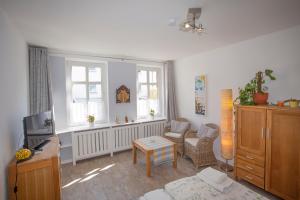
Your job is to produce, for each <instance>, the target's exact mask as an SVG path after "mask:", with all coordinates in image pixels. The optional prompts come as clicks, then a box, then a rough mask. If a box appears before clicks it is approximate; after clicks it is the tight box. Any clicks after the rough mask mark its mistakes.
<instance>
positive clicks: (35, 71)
mask: <svg viewBox="0 0 300 200" xmlns="http://www.w3.org/2000/svg"><path fill="white" fill-rule="evenodd" d="M28 49H29V95H30V96H29V101H30V113H31V114H32V115H33V114H37V113H39V112H43V111H47V110H52V95H51V81H50V74H49V66H48V50H47V48H43V47H35V46H29V48H28Z"/></svg>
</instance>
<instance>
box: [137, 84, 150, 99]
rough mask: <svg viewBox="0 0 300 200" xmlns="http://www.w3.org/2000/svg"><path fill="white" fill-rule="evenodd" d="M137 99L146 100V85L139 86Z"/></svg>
mask: <svg viewBox="0 0 300 200" xmlns="http://www.w3.org/2000/svg"><path fill="white" fill-rule="evenodd" d="M138 97H140V98H144V99H147V98H148V88H147V85H141V86H140V91H139V94H138Z"/></svg>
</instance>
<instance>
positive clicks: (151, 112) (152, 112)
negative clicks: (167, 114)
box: [149, 109, 155, 119]
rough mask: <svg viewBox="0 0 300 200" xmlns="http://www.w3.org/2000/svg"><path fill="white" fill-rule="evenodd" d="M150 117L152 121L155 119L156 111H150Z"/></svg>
mask: <svg viewBox="0 0 300 200" xmlns="http://www.w3.org/2000/svg"><path fill="white" fill-rule="evenodd" d="M149 114H150V116H151V118H152V119H154V115H155V110H154V109H150V113H149Z"/></svg>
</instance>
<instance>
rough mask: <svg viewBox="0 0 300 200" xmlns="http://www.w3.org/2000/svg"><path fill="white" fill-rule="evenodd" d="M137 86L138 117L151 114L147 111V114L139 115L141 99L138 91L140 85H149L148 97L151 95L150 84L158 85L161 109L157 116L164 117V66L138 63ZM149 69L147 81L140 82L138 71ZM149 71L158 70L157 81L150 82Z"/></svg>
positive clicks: (144, 117)
mask: <svg viewBox="0 0 300 200" xmlns="http://www.w3.org/2000/svg"><path fill="white" fill-rule="evenodd" d="M136 69H137V70H136V86H137V95H136V98H137V102H136V106H137V113H136V115H137V119H146V118H148V117H149V116H150V115H149V113H147V115H145V116H139V115H138V101H139V96H138V92H139V89H140V85H147V91H148V94H147V95H148V98H149V96H150V85H157V95H158V104H159V110H158V111H156V113H155V117H164V115H165V109H164V96H165V93H164V89H163V85H164V82H163V77H164V72H163V68H162V66H152V65H142V64H137V68H136ZM141 70H142V71H147V83H139V80H138V79H139V77H138V73H139V71H141ZM149 71H156V74H157V77H156V79H157V80H156V83H150V78H149V74H150V73H149Z"/></svg>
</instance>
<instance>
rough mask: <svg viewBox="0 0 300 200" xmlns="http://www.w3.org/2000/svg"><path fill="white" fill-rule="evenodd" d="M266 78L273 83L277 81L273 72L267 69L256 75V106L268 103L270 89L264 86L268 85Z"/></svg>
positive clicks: (254, 98)
mask: <svg viewBox="0 0 300 200" xmlns="http://www.w3.org/2000/svg"><path fill="white" fill-rule="evenodd" d="M266 78H269V79H270V80H271V81H273V80H276V78H275V76H273V70H270V69H266V70H265V71H264V72H261V71H259V72H257V73H256V76H255V82H256V90H255V93H254V96H253V101H254V103H255V104H256V105H265V104H267V102H268V97H269V93H267V90H268V88H267V87H266V86H264V85H263V84H265V83H266Z"/></svg>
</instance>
